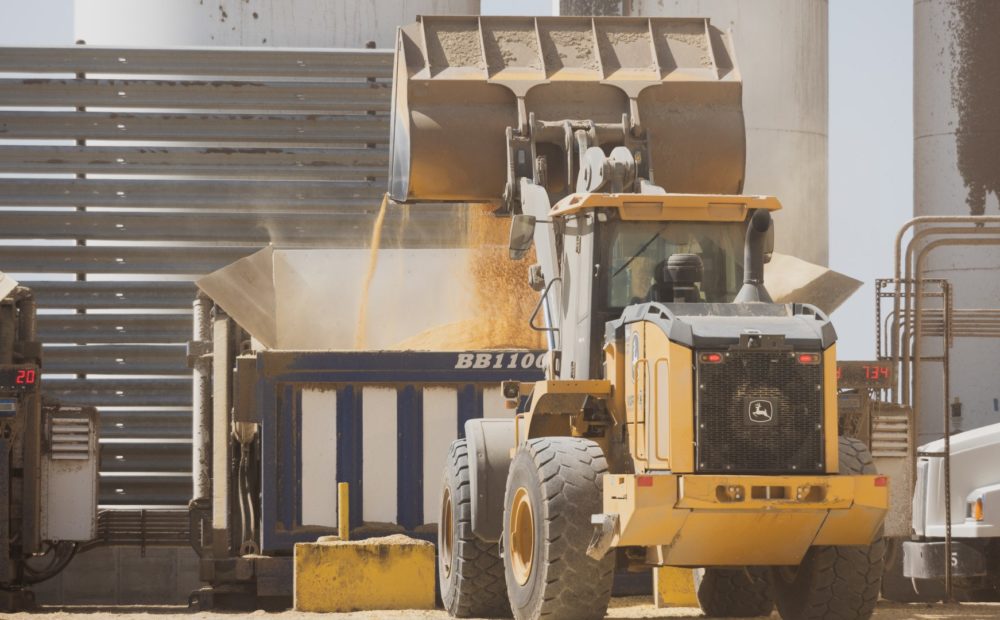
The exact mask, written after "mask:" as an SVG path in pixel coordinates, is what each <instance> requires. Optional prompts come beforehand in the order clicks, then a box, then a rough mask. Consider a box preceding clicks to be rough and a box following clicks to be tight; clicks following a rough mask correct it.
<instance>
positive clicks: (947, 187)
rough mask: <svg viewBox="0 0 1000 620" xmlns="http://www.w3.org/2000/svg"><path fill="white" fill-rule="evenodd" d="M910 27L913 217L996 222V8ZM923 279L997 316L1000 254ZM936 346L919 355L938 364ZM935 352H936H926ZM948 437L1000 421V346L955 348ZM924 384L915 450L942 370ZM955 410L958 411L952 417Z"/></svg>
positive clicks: (999, 186)
mask: <svg viewBox="0 0 1000 620" xmlns="http://www.w3.org/2000/svg"><path fill="white" fill-rule="evenodd" d="M913 20H914V29H913V32H914V76H913V91H914V141H913V146H914V186H913V189H914V191H913V194H914V215H917V216H920V215H982V214H986V215H998V214H1000V210H998V205H1000V202H998V200H997V198H998V195H1000V105H998V102H1000V37H998V36H997V34H996V25H997V24H1000V2H996V1H995V0H964V1H963V2H953V1H947V2H946V1H943V0H932V1H928V0H916V1H915V2H914V6H913ZM927 265H928V269H927V270H926V271H925V272H924V277H928V278H946V279H947V280H949V282H950V283H951V285H952V288H953V290H954V302H953V303H954V307H955V308H1000V247H996V246H994V247H980V248H975V249H960V248H953V247H942V248H939V249H936V250H933V253H932V254H930V255H929V256H928V263H927ZM938 344H939V341H938V339H928V340H927V341H926V342H925V346H926V348H925V350H926V351H928V352H933V353H932V354H937V352H939V351H940V347H939V346H938ZM932 347H933V348H932ZM949 355H950V357H951V374H950V376H951V390H950V392H951V395H952V398H953V400H952V402H954V398H955V397H957V398H958V399H959V403H960V405H961V415H960V416H953V417H952V418H951V420H952V429H953V430H954V431H962V430H969V429H973V428H978V427H981V426H985V425H987V424H992V423H995V422H998V421H1000V400H998V399H1000V384H998V381H997V370H996V369H997V367H998V366H1000V340H998V339H996V338H994V339H984V338H976V339H956V340H955V341H954V346H953V347H952V348H951V349H950V351H949ZM921 376H922V378H923V379H924V380H923V381H922V382H921V385H922V387H921V399H922V406H921V410H920V420H921V423H920V441H921V442H925V441H928V440H931V439H935V438H937V437H940V436H941V432H942V427H943V421H942V419H943V418H942V415H943V413H944V412H943V411H942V410H943V409H944V402H943V392H942V389H943V388H942V382H941V376H942V372H941V365H940V364H939V363H934V362H928V363H925V364H924V365H923V370H922V371H921ZM956 409H957V408H956Z"/></svg>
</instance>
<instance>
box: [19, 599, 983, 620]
mask: <svg viewBox="0 0 1000 620" xmlns="http://www.w3.org/2000/svg"><path fill="white" fill-rule="evenodd" d="M40 616H41V617H43V618H44V620H112V619H113V620H230V619H231V618H233V617H246V616H249V617H253V618H257V619H258V620H299V619H306V618H316V617H317V614H311V613H303V612H294V611H286V612H282V613H267V612H263V611H256V612H252V613H249V614H247V613H221V612H199V613H188V612H186V611H185V610H184V608H180V607H155V608H149V607H142V608H136V607H116V608H82V607H81V608H44V607H43V608H42V609H40V610H38V611H36V612H34V613H17V614H0V620H7V619H10V620H32V619H35V620H37V619H38V618H39V617H40ZM323 617H325V618H330V619H331V620H332V619H334V618H335V619H336V620H426V619H433V620H445V619H446V618H448V615H447V614H446V613H444V612H443V611H399V612H392V611H368V612H355V613H349V614H323ZM700 617H702V615H701V611H699V610H697V609H687V608H676V609H656V608H654V607H653V605H652V601H651V599H650V598H648V597H628V598H621V599H614V600H613V601H612V603H611V609H610V610H609V611H608V618H614V619H615V620H633V619H634V620H644V619H647V618H700ZM771 617H772V618H775V619H776V618H778V615H777V614H773V615H772V616H771ZM874 618H876V619H877V620H953V619H955V620H957V619H963V620H987V619H994V618H1000V604H962V605H940V604H937V605H926V604H917V605H900V604H896V603H882V604H880V605H879V607H878V609H877V610H876V611H875V616H874Z"/></svg>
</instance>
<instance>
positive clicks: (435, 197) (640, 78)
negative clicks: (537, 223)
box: [390, 16, 746, 202]
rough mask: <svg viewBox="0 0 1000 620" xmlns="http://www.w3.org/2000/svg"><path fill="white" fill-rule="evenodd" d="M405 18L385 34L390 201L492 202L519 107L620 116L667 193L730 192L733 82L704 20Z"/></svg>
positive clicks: (727, 49)
mask: <svg viewBox="0 0 1000 620" xmlns="http://www.w3.org/2000/svg"><path fill="white" fill-rule="evenodd" d="M418 20H419V21H417V22H416V23H414V24H410V25H408V26H405V27H403V28H400V30H399V32H398V35H397V40H396V64H395V78H394V81H393V103H392V138H391V151H392V154H391V164H390V165H391V169H390V195H391V197H392V198H393V200H396V201H400V202H496V201H498V200H499V199H500V196H501V194H502V192H503V188H504V183H505V182H506V180H507V150H506V137H505V131H506V129H507V128H508V127H511V128H513V129H515V130H517V129H518V128H526V127H527V120H528V115H529V114H531V113H534V117H535V119H536V120H538V121H562V120H590V121H593V122H595V123H621V122H622V117H623V115H624V114H630V118H631V122H632V124H638V128H637V129H636V133H641V132H645V134H646V136H647V139H648V144H649V153H650V160H651V161H650V164H651V168H650V176H651V177H652V178H651V179H650V180H651V181H652V182H653V183H655V184H657V185H660V186H662V187H664V188H665V189H666V190H667V191H668V192H675V193H700V194H712V193H715V194H736V193H739V192H740V191H741V189H742V184H743V171H744V161H745V157H746V138H745V133H744V125H743V109H742V104H741V96H742V90H741V89H742V83H741V80H740V73H739V70H738V68H737V67H736V63H735V58H734V55H733V48H732V42H731V39H730V36H729V35H728V33H724V32H722V31H720V30H719V29H718V28H715V27H713V26H712V25H711V24H710V23H709V21H708V20H707V19H670V18H615V17H609V18H589V17H551V18H548V17H538V18H535V17H474V16H472V17H429V16H424V17H420V18H418ZM619 143H620V142H619ZM602 146H604V147H608V148H609V147H613V146H617V144H614V143H611V142H606V143H604V144H602ZM542 147H551V148H550V150H548V151H547V150H546V149H545V148H542ZM561 153H562V151H559V150H558V148H557V145H554V144H551V145H541V146H540V147H539V151H538V154H539V155H545V156H546V163H547V166H548V170H549V176H554V175H556V174H563V175H565V173H566V171H565V166H566V163H565V158H564V156H563V155H561ZM560 166H562V169H561V170H560V169H559V167H560Z"/></svg>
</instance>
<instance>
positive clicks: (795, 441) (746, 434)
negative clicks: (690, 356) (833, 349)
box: [695, 350, 824, 474]
mask: <svg viewBox="0 0 1000 620" xmlns="http://www.w3.org/2000/svg"><path fill="white" fill-rule="evenodd" d="M719 353H720V354H721V356H722V362H720V363H714V364H713V363H708V362H706V361H702V360H701V357H702V356H701V355H699V356H698V357H697V358H696V359H698V360H699V362H698V373H697V374H698V382H697V388H696V392H697V394H696V401H697V406H696V413H695V431H696V433H695V436H696V438H697V446H696V448H695V455H696V458H695V464H696V468H697V470H698V471H699V472H702V473H737V472H738V473H758V474H774V473H783V474H788V473H803V474H804V473H820V472H822V471H823V468H824V461H823V457H824V454H823V390H822V385H823V366H822V364H814V365H809V364H801V363H799V361H798V360H797V359H796V355H795V354H793V353H789V352H788V351H760V350H754V351H745V350H733V351H720V352H719ZM768 414H769V415H768Z"/></svg>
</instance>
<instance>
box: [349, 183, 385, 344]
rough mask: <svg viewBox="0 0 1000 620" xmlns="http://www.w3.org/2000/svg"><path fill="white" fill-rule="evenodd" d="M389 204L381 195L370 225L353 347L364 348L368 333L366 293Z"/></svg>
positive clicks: (375, 263)
mask: <svg viewBox="0 0 1000 620" xmlns="http://www.w3.org/2000/svg"><path fill="white" fill-rule="evenodd" d="M388 205H389V194H388V193H386V194H385V195H384V196H382V205H381V206H380V207H379V208H378V216H377V217H376V218H375V225H374V226H373V227H372V240H371V244H370V246H369V254H368V272H367V273H366V274H365V279H364V282H363V283H362V285H361V303H360V304H359V305H358V325H357V328H356V329H357V331H356V332H355V333H354V348H355V349H364V348H365V346H366V344H367V340H368V338H367V333H368V294H369V291H370V290H371V285H372V278H374V277H375V269H377V268H378V252H379V246H380V245H381V244H382V224H383V223H384V222H385V208H386V207H387V206H388Z"/></svg>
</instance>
